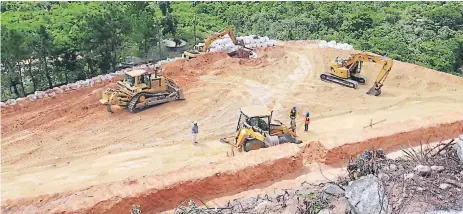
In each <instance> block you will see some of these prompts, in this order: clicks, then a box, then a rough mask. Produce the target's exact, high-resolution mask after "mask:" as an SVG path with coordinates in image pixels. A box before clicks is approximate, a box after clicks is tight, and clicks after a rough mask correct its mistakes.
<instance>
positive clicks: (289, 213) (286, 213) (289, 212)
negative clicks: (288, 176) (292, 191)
mask: <svg viewBox="0 0 463 214" xmlns="http://www.w3.org/2000/svg"><path fill="white" fill-rule="evenodd" d="M298 211H299V210H298V205H297V204H295V202H294V200H288V201H286V207H285V208H283V210H282V211H281V214H294V213H298Z"/></svg>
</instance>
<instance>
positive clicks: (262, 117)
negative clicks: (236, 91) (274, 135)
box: [236, 106, 272, 133]
mask: <svg viewBox="0 0 463 214" xmlns="http://www.w3.org/2000/svg"><path fill="white" fill-rule="evenodd" d="M271 120H272V112H271V111H269V110H268V109H267V108H265V107H263V106H248V107H243V108H241V113H240V118H239V120H238V124H237V127H236V131H239V130H240V129H242V128H243V127H246V128H250V127H252V128H253V129H254V131H258V132H261V133H269V132H270V122H271Z"/></svg>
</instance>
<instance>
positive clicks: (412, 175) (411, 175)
mask: <svg viewBox="0 0 463 214" xmlns="http://www.w3.org/2000/svg"><path fill="white" fill-rule="evenodd" d="M413 177H415V174H413V173H407V174H404V180H408V179H412V178H413Z"/></svg>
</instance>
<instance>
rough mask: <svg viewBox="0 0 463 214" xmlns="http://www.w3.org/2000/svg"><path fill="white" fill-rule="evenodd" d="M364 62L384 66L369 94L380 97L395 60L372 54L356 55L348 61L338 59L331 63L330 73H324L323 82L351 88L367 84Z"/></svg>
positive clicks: (322, 75)
mask: <svg viewBox="0 0 463 214" xmlns="http://www.w3.org/2000/svg"><path fill="white" fill-rule="evenodd" d="M363 62H374V63H377V64H380V65H383V67H382V69H381V71H380V72H379V75H378V77H377V78H376V81H375V84H374V85H373V87H371V89H370V90H369V91H368V92H367V94H368V95H372V96H378V95H380V94H381V87H383V84H384V81H386V77H387V75H388V74H389V72H390V71H391V68H392V64H393V60H392V59H389V58H386V57H383V56H379V55H375V54H371V53H356V54H352V55H351V56H350V57H349V58H348V59H346V60H344V59H339V58H338V57H336V59H335V60H334V61H332V62H330V72H329V73H323V74H321V75H320V78H321V79H322V80H323V81H327V82H334V83H337V84H340V85H343V86H346V87H349V88H357V86H358V84H359V83H360V84H365V82H366V78H365V77H363V76H361V75H360V73H361V71H362V64H363Z"/></svg>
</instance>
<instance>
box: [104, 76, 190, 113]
mask: <svg viewBox="0 0 463 214" xmlns="http://www.w3.org/2000/svg"><path fill="white" fill-rule="evenodd" d="M125 74H126V75H125V79H123V80H120V81H118V82H117V86H118V89H110V88H108V89H106V91H104V92H103V97H102V99H100V103H101V104H103V105H106V107H107V110H108V111H109V112H111V113H112V110H111V105H119V106H123V107H127V108H128V110H129V111H130V112H131V113H135V112H138V111H140V110H142V109H144V108H146V107H149V106H153V105H158V104H161V103H166V102H170V101H174V100H184V99H185V98H184V97H183V91H182V89H180V88H179V87H178V86H177V85H176V84H175V83H174V82H173V81H172V80H171V79H168V78H166V77H163V76H161V75H157V72H154V74H153V73H151V72H148V71H147V70H133V71H127V72H125Z"/></svg>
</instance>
